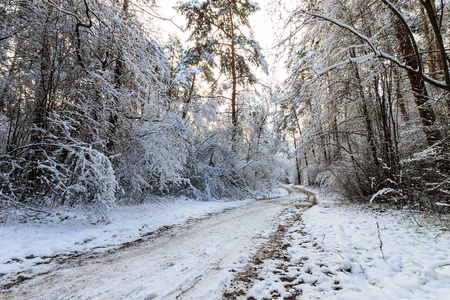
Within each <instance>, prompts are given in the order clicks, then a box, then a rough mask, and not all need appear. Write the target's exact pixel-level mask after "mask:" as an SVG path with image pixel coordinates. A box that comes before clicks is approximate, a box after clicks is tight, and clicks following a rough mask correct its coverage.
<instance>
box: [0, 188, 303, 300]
mask: <svg viewBox="0 0 450 300" xmlns="http://www.w3.org/2000/svg"><path fill="white" fill-rule="evenodd" d="M291 193H292V194H291V195H290V196H287V197H284V198H280V199H269V200H263V201H256V202H254V203H251V204H249V205H247V206H243V207H238V208H235V209H231V210H229V211H226V212H223V213H220V214H215V215H212V216H210V217H209V218H207V219H201V220H195V221H192V222H190V223H185V224H183V225H180V226H174V227H173V228H170V229H168V230H167V231H166V232H164V233H163V234H162V235H161V236H156V237H154V238H150V239H148V240H144V241H142V242H139V243H137V244H130V246H129V247H126V248H124V249H122V250H121V251H116V252H113V253H105V254H100V255H99V256H98V257H94V258H90V259H89V258H88V259H80V260H76V261H69V262H68V263H67V264H65V265H62V266H60V267H59V268H58V269H56V270H53V271H51V272H49V273H48V274H44V275H42V276H37V277H36V278H33V279H30V280H28V281H26V282H24V283H22V284H21V285H18V286H16V287H13V288H11V289H10V290H9V291H8V292H7V293H4V294H3V295H4V296H5V297H7V298H8V299H87V298H89V299H214V298H215V299H219V298H220V297H221V295H222V293H223V289H224V287H225V286H226V285H227V284H228V283H229V282H230V281H231V278H232V277H233V274H232V273H231V272H230V271H231V270H232V269H236V268H242V267H243V266H244V265H245V263H246V261H247V260H248V257H250V256H251V255H252V254H254V253H255V252H256V250H257V246H258V245H261V244H262V243H263V242H265V241H266V240H267V239H266V238H262V237H261V235H262V234H264V232H267V231H269V232H270V231H273V228H276V226H277V225H278V219H279V218H280V216H282V215H283V214H285V213H286V211H287V209H288V208H286V207H284V206H281V205H279V204H280V203H286V202H292V201H294V200H298V198H299V197H298V191H297V192H296V191H293V190H291ZM0 299H1V296H0Z"/></svg>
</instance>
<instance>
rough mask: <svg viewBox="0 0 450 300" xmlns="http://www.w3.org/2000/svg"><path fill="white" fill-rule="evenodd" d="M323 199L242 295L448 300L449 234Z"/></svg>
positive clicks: (392, 214)
mask: <svg viewBox="0 0 450 300" xmlns="http://www.w3.org/2000/svg"><path fill="white" fill-rule="evenodd" d="M319 201H320V197H319ZM328 203H329V204H323V203H322V204H319V205H317V206H314V207H313V208H311V209H309V210H308V211H306V212H304V213H303V215H302V217H301V218H297V219H296V220H295V221H294V222H293V224H292V226H291V227H290V228H289V230H288V233H287V234H286V235H285V237H284V240H283V243H281V245H284V248H285V250H284V251H282V253H281V254H280V253H279V254H278V255H277V256H278V257H281V258H282V259H280V258H275V259H270V260H267V261H265V262H264V267H263V269H262V271H261V272H260V273H259V278H258V279H257V280H255V282H254V284H253V285H252V287H251V288H250V289H249V291H247V292H246V298H245V299H247V298H248V297H249V298H250V299H272V298H277V297H278V296H280V298H281V299H283V298H285V299H295V298H296V296H299V297H300V298H301V299H449V298H448V297H449V293H450V250H449V249H450V234H449V233H448V232H442V231H440V230H439V229H437V228H434V229H433V228H424V227H419V226H418V225H417V224H415V223H414V222H413V221H412V220H410V219H408V218H405V215H403V214H402V213H400V212H396V211H390V210H388V211H383V212H377V211H362V210H361V209H360V208H358V207H348V206H345V207H343V206H340V207H338V206H336V205H333V203H332V202H329V201H328ZM377 224H378V225H377ZM381 242H382V244H381ZM380 246H382V247H381V248H380ZM243 299H244V298H243Z"/></svg>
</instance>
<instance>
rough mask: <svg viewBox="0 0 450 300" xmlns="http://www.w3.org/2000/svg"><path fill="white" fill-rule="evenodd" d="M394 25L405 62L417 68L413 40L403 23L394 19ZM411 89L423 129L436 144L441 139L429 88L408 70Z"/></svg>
mask: <svg viewBox="0 0 450 300" xmlns="http://www.w3.org/2000/svg"><path fill="white" fill-rule="evenodd" d="M393 26H394V30H395V34H396V38H397V41H398V43H399V47H400V52H401V54H402V55H403V56H404V60H405V63H406V64H407V65H409V66H411V67H412V68H413V69H417V68H418V66H419V63H420V62H419V61H417V57H416V55H415V54H414V48H413V45H412V41H411V40H410V38H409V37H408V34H407V31H406V29H405V28H404V26H403V24H402V23H401V22H400V21H399V20H397V19H394V20H393ZM407 74H408V79H409V83H410V85H411V90H412V92H413V94H414V98H415V102H416V105H417V109H418V111H419V116H420V120H421V122H422V126H423V130H424V132H425V136H426V139H427V143H428V145H429V146H432V145H434V144H435V143H436V142H438V141H440V140H441V134H440V132H439V131H438V130H437V129H436V128H434V125H435V122H436V116H435V114H434V111H433V108H432V107H431V104H430V102H429V101H428V100H429V97H428V92H427V88H426V86H425V82H424V81H423V79H422V78H420V77H419V76H417V75H416V74H415V73H413V72H411V71H407Z"/></svg>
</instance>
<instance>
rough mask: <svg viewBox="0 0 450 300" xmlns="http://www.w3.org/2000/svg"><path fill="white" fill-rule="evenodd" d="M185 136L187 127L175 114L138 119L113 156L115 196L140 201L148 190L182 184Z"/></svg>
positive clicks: (166, 189)
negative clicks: (160, 118)
mask: <svg viewBox="0 0 450 300" xmlns="http://www.w3.org/2000/svg"><path fill="white" fill-rule="evenodd" d="M189 138H190V136H189V130H188V129H187V128H186V126H185V125H184V124H183V122H182V121H181V119H180V118H179V117H178V116H177V115H175V114H172V113H168V114H166V115H165V116H164V118H163V119H162V120H155V121H154V122H149V121H147V122H142V123H141V124H140V126H139V127H136V128H135V129H134V130H133V132H132V134H131V136H130V139H129V140H128V141H126V142H125V143H124V148H123V149H121V155H120V156H118V157H117V158H116V161H117V162H116V163H115V165H116V169H117V173H118V180H119V182H120V185H121V189H122V190H121V193H119V196H121V197H124V198H126V199H127V201H137V202H142V201H144V200H145V198H146V197H147V196H148V195H149V194H168V193H173V192H174V191H176V190H178V189H180V187H181V186H184V185H185V184H186V182H187V179H186V178H185V177H184V170H185V164H186V162H187V158H188V150H189Z"/></svg>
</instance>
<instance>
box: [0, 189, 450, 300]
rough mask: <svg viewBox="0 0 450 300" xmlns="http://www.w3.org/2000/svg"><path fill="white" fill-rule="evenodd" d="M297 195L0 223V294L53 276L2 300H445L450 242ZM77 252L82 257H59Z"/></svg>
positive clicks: (449, 237) (401, 219)
mask: <svg viewBox="0 0 450 300" xmlns="http://www.w3.org/2000/svg"><path fill="white" fill-rule="evenodd" d="M292 191H293V193H292V194H291V195H289V196H285V197H283V198H280V199H278V200H262V201H250V200H249V201H243V202H212V203H211V202H192V201H187V202H186V201H181V200H177V201H173V202H170V203H168V204H164V205H163V204H158V205H156V204H153V205H145V206H139V207H135V208H132V207H126V208H124V207H122V208H120V207H119V208H117V209H116V210H113V211H112V212H111V215H110V219H111V222H110V223H109V224H106V223H98V224H95V225H94V224H90V223H89V219H88V218H85V219H83V220H82V221H81V222H80V221H79V220H78V222H77V220H76V219H73V216H71V217H69V218H68V219H66V220H64V221H61V219H65V216H57V217H58V218H57V219H55V217H53V218H49V219H48V220H47V224H42V223H36V224H33V223H31V224H30V223H27V224H13V223H11V224H8V223H7V224H6V225H0V249H2V251H0V274H4V275H0V276H1V277H0V281H1V282H3V283H2V284H5V283H8V282H13V281H14V280H18V281H21V280H23V279H24V278H27V277H31V276H32V275H33V274H37V273H46V272H48V273H46V274H42V275H40V276H35V277H34V278H33V279H29V280H24V281H23V282H22V283H21V284H18V285H15V286H13V287H12V288H9V289H5V290H3V291H2V292H0V299H88V298H89V299H297V298H302V299H320V298H324V299H447V296H448V294H449V293H450V252H449V249H450V233H448V232H443V231H440V230H439V229H438V228H434V227H431V228H429V227H419V226H418V225H417V224H416V223H414V222H412V221H411V220H410V219H408V218H405V216H404V215H403V214H402V213H400V212H395V211H382V210H371V211H363V210H361V209H360V208H358V207H354V206H338V205H336V204H335V203H334V201H332V200H330V199H329V198H327V197H325V196H323V195H319V196H318V201H319V204H318V205H316V206H313V207H312V208H309V209H308V208H305V207H303V206H301V205H300V206H299V205H298V203H299V202H300V201H305V200H306V199H307V196H306V195H304V194H299V193H300V192H301V190H292V189H291V192H292ZM316 192H317V191H316ZM310 200H311V199H310ZM232 207H234V208H232ZM227 208H230V209H227ZM231 208H232V209H231ZM223 210H225V211H223ZM220 211H223V212H221V213H218V212H220ZM211 213H214V214H211ZM131 216H132V217H131ZM78 218H81V217H80V216H79V217H78ZM83 218H84V217H83ZM194 218H202V219H200V220H194ZM51 220H53V221H52V222H51ZM174 224H178V225H176V226H171V227H167V226H170V225H174ZM44 225H45V226H44ZM164 226H166V227H164ZM161 227H163V228H164V229H163V230H160V232H158V231H156V232H155V229H158V228H161ZM149 232H154V234H146V233H149ZM136 239H139V240H138V241H137V242H131V243H128V244H125V246H123V245H122V247H118V246H117V245H119V244H121V243H124V242H130V241H133V240H136ZM380 246H381V248H380ZM97 247H100V248H97ZM75 251H78V252H87V255H81V256H75V257H69V256H67V257H65V256H64V255H60V254H70V253H74V252H75ZM54 255H59V256H58V257H59V258H60V261H58V260H56V259H55V258H54V257H53V258H52V257H51V256H54ZM18 272H19V273H18ZM21 276H23V277H21Z"/></svg>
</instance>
